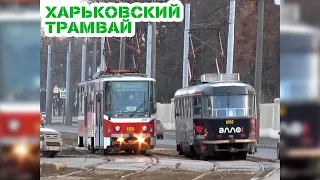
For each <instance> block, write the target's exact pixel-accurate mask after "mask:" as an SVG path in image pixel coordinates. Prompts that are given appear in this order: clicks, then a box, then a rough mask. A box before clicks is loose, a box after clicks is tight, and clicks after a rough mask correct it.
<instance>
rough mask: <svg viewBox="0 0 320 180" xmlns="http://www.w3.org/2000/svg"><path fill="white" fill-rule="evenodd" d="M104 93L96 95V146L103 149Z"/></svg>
mask: <svg viewBox="0 0 320 180" xmlns="http://www.w3.org/2000/svg"><path fill="white" fill-rule="evenodd" d="M102 102H103V100H102V93H101V92H97V93H96V114H95V116H96V118H95V119H96V123H95V124H96V133H95V144H96V146H97V147H103V116H102V107H103V106H102Z"/></svg>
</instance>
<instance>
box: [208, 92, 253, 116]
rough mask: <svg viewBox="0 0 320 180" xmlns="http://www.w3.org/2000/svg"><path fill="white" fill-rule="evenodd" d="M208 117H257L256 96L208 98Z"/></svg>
mask: <svg viewBox="0 0 320 180" xmlns="http://www.w3.org/2000/svg"><path fill="white" fill-rule="evenodd" d="M205 105H206V108H205V114H204V115H205V116H206V117H211V118H214V117H218V118H224V117H244V116H245V117H247V116H255V106H254V95H230V96H208V97H206V103H205Z"/></svg>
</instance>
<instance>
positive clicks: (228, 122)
mask: <svg viewBox="0 0 320 180" xmlns="http://www.w3.org/2000/svg"><path fill="white" fill-rule="evenodd" d="M226 124H234V122H233V120H226Z"/></svg>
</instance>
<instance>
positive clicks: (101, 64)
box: [95, 37, 106, 71]
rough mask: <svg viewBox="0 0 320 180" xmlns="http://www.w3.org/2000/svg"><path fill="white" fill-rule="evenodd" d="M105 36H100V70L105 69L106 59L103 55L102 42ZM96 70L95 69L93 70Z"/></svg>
mask: <svg viewBox="0 0 320 180" xmlns="http://www.w3.org/2000/svg"><path fill="white" fill-rule="evenodd" d="M105 40H106V39H105V37H101V48H100V49H101V58H100V59H101V61H100V71H105V68H106V61H105V57H104V48H105V47H104V44H105V43H104V42H105ZM95 71H97V70H95Z"/></svg>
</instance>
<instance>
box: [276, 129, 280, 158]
mask: <svg viewBox="0 0 320 180" xmlns="http://www.w3.org/2000/svg"><path fill="white" fill-rule="evenodd" d="M278 134H279V135H280V132H279V133H278ZM277 158H278V159H279V160H280V138H279V139H278V143H277Z"/></svg>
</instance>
